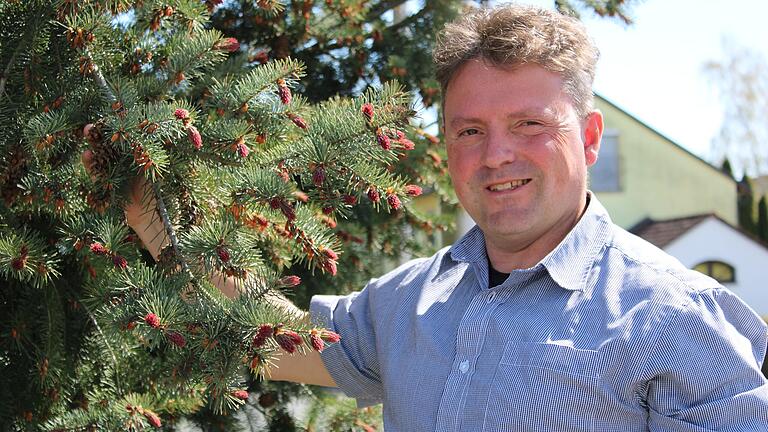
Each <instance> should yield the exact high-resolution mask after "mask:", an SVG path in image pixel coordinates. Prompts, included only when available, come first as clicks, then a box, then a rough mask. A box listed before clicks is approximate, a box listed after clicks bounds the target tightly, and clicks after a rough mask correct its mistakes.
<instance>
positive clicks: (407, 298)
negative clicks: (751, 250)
mask: <svg viewBox="0 0 768 432" xmlns="http://www.w3.org/2000/svg"><path fill="white" fill-rule="evenodd" d="M597 57H598V53H597V49H596V48H595V47H594V45H593V44H592V43H591V41H590V40H589V38H588V36H587V34H586V32H585V29H584V27H583V25H582V24H581V23H579V22H578V21H577V20H574V19H571V18H567V17H564V16H562V15H560V14H558V13H557V12H553V11H546V10H540V9H536V8H530V7H523V6H517V5H505V6H500V7H497V8H494V9H485V10H477V11H474V12H472V13H469V14H466V15H465V16H463V17H462V18H461V19H460V20H459V21H458V22H456V23H453V24H450V25H448V26H447V27H446V29H445V30H444V31H443V32H442V34H441V37H440V39H439V42H438V44H437V46H436V48H435V51H434V59H435V64H436V68H437V78H438V80H439V81H440V83H441V85H442V89H443V96H444V105H443V121H444V134H445V141H446V145H447V152H448V168H449V172H450V175H451V179H452V181H453V185H454V187H455V189H456V193H457V195H458V197H459V201H460V202H461V204H462V205H463V206H464V208H465V209H466V210H467V212H468V213H469V214H470V215H471V216H472V218H473V219H474V220H475V222H476V223H477V225H476V226H475V227H474V228H473V229H472V230H470V231H469V232H468V233H467V234H466V235H465V236H464V237H463V238H461V239H460V240H459V241H458V242H457V243H456V244H454V245H453V246H451V247H450V248H446V249H444V250H442V251H440V252H438V253H437V254H436V255H435V256H433V257H431V258H426V259H420V260H415V261H411V262H409V263H406V264H404V265H403V266H401V267H400V268H398V269H396V270H394V271H393V272H391V273H389V274H387V275H384V276H383V277H381V278H379V279H376V280H373V281H371V282H370V283H369V284H368V285H367V286H366V287H365V289H363V290H362V291H361V292H360V293H355V294H352V295H349V296H346V297H326V296H317V297H315V298H314V299H313V301H312V306H311V315H312V317H313V318H314V319H320V320H323V321H325V323H326V324H327V325H328V326H329V327H331V328H332V329H334V330H335V331H337V332H339V333H340V334H341V336H342V340H341V342H340V343H339V344H337V345H334V346H332V347H330V348H329V349H327V350H326V351H325V352H323V354H322V361H323V363H322V364H321V363H320V360H319V359H316V360H315V361H316V363H315V367H314V369H307V370H312V371H321V373H322V374H325V373H330V377H332V380H331V379H329V380H328V381H327V382H329V383H336V384H338V385H339V386H340V387H341V388H342V389H343V390H344V391H345V392H346V393H347V394H349V395H351V396H353V397H356V398H357V399H358V401H359V402H360V403H361V404H363V405H365V404H371V403H378V402H383V403H384V422H385V429H386V430H387V431H440V432H447V431H617V432H619V431H621V432H631V431H649V430H650V431H691V432H693V431H710V430H718V431H763V430H768V385H767V384H766V381H765V379H764V378H763V375H762V374H761V372H760V363H761V362H762V359H763V357H762V354H763V353H764V352H765V349H766V325H765V323H763V322H762V320H760V318H759V317H758V316H757V315H755V314H754V312H752V311H751V310H750V309H749V308H748V307H747V306H746V305H745V304H744V303H742V302H741V301H740V300H739V299H738V298H737V297H736V296H734V295H733V294H732V293H731V292H729V291H728V290H727V289H725V288H723V287H722V286H721V285H719V284H718V283H717V282H716V281H714V280H712V279H710V278H708V277H706V276H703V275H701V274H699V273H696V272H693V271H691V270H688V269H686V268H685V267H683V266H682V265H681V264H680V263H679V262H677V261H676V260H675V259H674V258H672V257H670V256H668V255H666V254H665V253H664V252H662V251H661V250H659V249H657V248H655V247H653V246H651V245H650V244H648V243H646V242H644V241H643V240H641V239H639V238H637V237H634V236H632V235H631V234H629V233H627V232H626V231H624V230H622V229H621V228H619V227H617V226H616V225H614V224H613V223H612V222H611V220H610V217H609V216H608V214H607V213H606V211H605V209H604V208H603V207H602V206H601V205H600V203H599V202H598V200H597V198H596V197H595V196H594V195H592V194H591V193H590V192H589V191H588V190H587V168H588V167H589V166H590V165H592V164H594V163H596V161H597V159H598V153H599V150H600V138H601V134H602V132H603V119H602V115H601V114H600V112H598V111H596V110H594V109H593V107H592V90H591V87H592V81H593V78H594V70H595V64H596V62H597ZM294 361H295V360H294ZM301 361H306V360H301ZM314 373H315V372H311V373H309V374H314ZM278 378H280V377H278ZM290 378H291V379H299V380H306V378H307V377H301V376H299V377H296V376H293V377H290Z"/></svg>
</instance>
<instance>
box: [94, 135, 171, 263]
mask: <svg viewBox="0 0 768 432" xmlns="http://www.w3.org/2000/svg"><path fill="white" fill-rule="evenodd" d="M82 160H83V166H85V170H86V171H87V172H88V173H89V174H90V175H91V178H92V179H94V175H93V169H92V164H93V152H92V151H91V150H86V151H84V152H83V155H82ZM94 180H95V179H94ZM126 198H127V201H126V202H125V204H124V205H123V211H125V219H126V222H128V226H130V227H131V228H133V230H134V231H135V232H136V234H137V235H138V236H139V238H140V239H141V241H142V242H144V246H145V247H146V248H147V250H148V251H149V253H150V254H152V257H154V258H155V260H157V259H158V257H159V256H160V250H161V249H162V248H163V247H164V246H165V245H166V244H168V240H167V236H166V234H165V228H164V227H163V224H162V222H161V221H160V218H158V217H156V212H155V208H156V206H157V203H156V201H155V197H154V196H153V195H152V194H151V193H150V185H149V184H147V181H146V179H144V177H141V176H138V177H136V178H134V179H133V180H132V181H131V185H130V188H129V192H128V196H127V197H126Z"/></svg>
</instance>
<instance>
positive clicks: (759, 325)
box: [642, 288, 768, 432]
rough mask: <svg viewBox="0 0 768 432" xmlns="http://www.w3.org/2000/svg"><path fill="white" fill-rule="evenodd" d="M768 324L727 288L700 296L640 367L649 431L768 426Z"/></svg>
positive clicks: (764, 428) (680, 313)
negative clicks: (767, 366)
mask: <svg viewBox="0 0 768 432" xmlns="http://www.w3.org/2000/svg"><path fill="white" fill-rule="evenodd" d="M767 335H768V333H767V332H766V325H765V323H764V322H763V321H762V320H761V319H760V318H759V317H758V316H757V315H756V314H755V313H754V312H753V311H752V310H751V309H749V307H747V306H746V305H745V304H744V303H743V302H742V301H741V300H740V299H739V298H738V297H736V296H735V295H733V294H732V293H731V292H730V291H728V290H727V289H724V288H718V289H712V290H707V291H704V292H702V293H699V294H697V295H696V296H695V297H694V298H693V300H692V301H691V302H690V304H688V305H686V306H684V307H682V308H681V309H679V310H678V312H677V314H676V315H675V316H674V317H672V318H671V320H670V321H669V322H668V324H667V326H666V328H665V329H664V331H663V332H662V333H661V335H660V337H659V340H658V342H657V344H656V345H655V347H654V349H653V350H652V352H651V353H650V355H649V357H648V361H647V363H646V365H645V367H644V369H643V373H642V374H643V380H644V382H645V383H646V386H645V391H644V393H645V394H644V395H643V396H644V398H645V403H646V404H647V408H648V413H649V417H648V425H649V430H650V431H659V432H661V431H664V432H676V431H681V432H682V431H686V432H693V431H697V432H703V431H768V384H767V383H766V380H765V377H763V375H762V373H761V371H760V365H761V363H762V361H763V356H764V355H765V350H766V339H767V337H766V336H767Z"/></svg>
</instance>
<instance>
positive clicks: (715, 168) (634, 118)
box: [595, 93, 736, 183]
mask: <svg viewBox="0 0 768 432" xmlns="http://www.w3.org/2000/svg"><path fill="white" fill-rule="evenodd" d="M595 97H596V98H597V99H600V100H601V101H603V102H605V103H606V104H608V105H610V106H612V107H613V108H614V109H616V110H617V111H619V112H620V113H622V114H624V115H625V116H627V117H629V118H631V119H632V120H634V121H635V122H636V123H637V124H639V125H641V126H642V127H644V128H645V129H647V130H649V131H650V132H651V133H653V134H655V135H656V136H658V137H659V138H661V139H663V140H664V141H666V142H667V143H669V144H671V145H672V146H674V147H677V148H678V149H680V150H682V151H683V152H684V153H686V154H688V156H690V157H692V158H693V159H695V160H698V161H699V162H700V163H702V164H704V165H706V166H707V167H709V168H710V169H711V170H712V171H715V172H717V173H719V174H720V175H722V176H725V177H727V178H728V179H729V180H731V181H733V182H734V183H736V180H735V179H734V178H733V177H731V176H730V175H728V174H726V173H724V172H723V171H722V170H720V169H719V168H717V167H716V166H714V165H712V164H711V163H709V162H707V161H705V160H704V159H702V158H701V157H699V156H697V155H695V154H694V153H692V152H691V151H690V150H688V149H686V148H685V147H683V146H681V145H680V144H678V143H676V142H675V141H673V140H672V139H671V138H669V137H667V136H666V135H664V134H662V133H661V132H659V131H657V130H656V129H654V128H652V127H651V126H649V125H648V124H647V123H645V122H643V121H642V120H640V119H639V118H638V117H637V116H635V115H634V114H631V113H630V112H629V111H627V110H625V109H624V108H622V107H620V106H619V105H617V104H616V103H615V102H613V101H610V100H608V99H607V98H606V97H605V96H603V95H601V94H598V93H595Z"/></svg>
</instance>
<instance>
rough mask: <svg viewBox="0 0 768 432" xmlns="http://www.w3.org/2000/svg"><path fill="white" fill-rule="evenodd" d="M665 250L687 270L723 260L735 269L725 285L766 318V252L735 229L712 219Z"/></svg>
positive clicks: (705, 221) (766, 250) (767, 268)
mask: <svg viewBox="0 0 768 432" xmlns="http://www.w3.org/2000/svg"><path fill="white" fill-rule="evenodd" d="M665 250H666V251H667V252H668V253H669V254H670V255H672V256H674V257H675V258H677V259H678V260H680V261H681V262H682V263H683V265H685V266H686V267H688V268H693V267H694V266H695V265H697V264H700V263H702V262H704V261H722V262H724V263H727V264H729V265H731V266H733V268H734V269H735V272H736V282H734V283H727V284H725V286H726V287H728V288H729V289H730V290H732V291H733V292H734V293H736V294H737V295H738V296H739V297H741V299H742V300H744V301H745V302H746V303H747V304H748V305H750V306H751V307H752V309H754V310H755V311H756V312H757V313H758V314H759V315H760V316H762V317H763V318H768V249H766V248H765V247H763V246H761V245H760V244H758V243H757V242H755V241H754V240H752V239H751V238H749V237H747V236H745V235H744V234H742V233H741V232H740V231H738V230H736V229H735V228H733V227H731V226H729V225H727V224H725V223H723V222H722V221H720V220H718V219H716V218H714V217H711V218H709V219H706V220H704V221H702V222H701V223H699V224H698V225H696V226H695V227H693V228H692V229H690V230H689V231H688V232H687V233H685V234H683V235H682V236H680V237H679V238H677V239H676V240H675V241H673V242H672V243H670V244H669V245H667V247H666V248H665Z"/></svg>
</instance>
